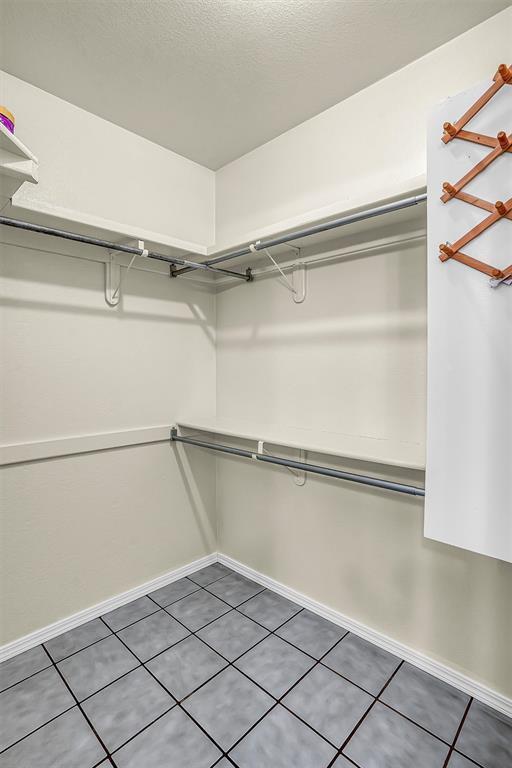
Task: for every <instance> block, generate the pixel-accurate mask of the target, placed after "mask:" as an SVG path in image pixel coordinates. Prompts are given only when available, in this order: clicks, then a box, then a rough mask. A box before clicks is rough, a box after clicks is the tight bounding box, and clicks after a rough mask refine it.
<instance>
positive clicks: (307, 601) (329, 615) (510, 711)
mask: <svg viewBox="0 0 512 768" xmlns="http://www.w3.org/2000/svg"><path fill="white" fill-rule="evenodd" d="M217 559H218V561H219V563H223V564H224V565H226V566H228V568H232V569H233V570H234V571H238V573H241V574H242V575H243V576H247V578H249V579H252V580H253V581H256V582H258V584H263V586H265V587H268V589H272V590H273V591H274V592H277V593H278V594H280V595H282V596H283V597H287V598H288V599H289V600H293V602H295V603H298V604H299V605H302V606H303V608H307V609H308V610H310V611H312V612H313V613H316V614H318V615H319V616H322V617H323V618H324V619H328V620H329V621H332V622H333V623H334V624H338V625H339V626H342V627H345V629H348V630H349V631H350V632H353V633H354V634H355V635H359V637H362V638H364V639H365V640H368V641H369V642H371V643H374V645H377V646H378V647H379V648H383V649H384V650H385V651H389V652H390V653H394V654H395V655H396V656H399V657H400V658H401V659H405V661H408V662H410V663H411V664H414V665H415V666H416V667H419V668H420V669H422V670H423V671H424V672H428V673H429V674H431V675H434V677H438V678H439V679H440V680H444V682H445V683H449V685H453V686H454V688H458V689H459V690H460V691H463V692H464V693H467V694H469V695H470V696H473V697H474V698H475V699H478V700H479V701H481V702H483V703H484V704H488V705H489V706H490V707H492V708H493V709H496V710H498V711H499V712H503V713H504V714H505V715H508V717H512V699H509V698H508V697H507V696H504V695H503V694H502V693H498V692H497V691H494V690H493V689H492V688H489V687H488V686H486V685H483V684H482V683H479V682H478V681H476V680H473V679H472V678H470V677H467V676H466V675H464V674H462V673H461V672H458V671H457V670H455V669H452V668H451V667H448V666H446V665H445V664H442V663H441V662H440V661H436V660H435V659H431V658H429V657H428V656H426V655H425V654H423V653H420V652H419V651H415V650H414V649H413V648H409V647H408V646H407V645H403V644H402V643H399V642H397V641H396V640H393V639H392V638H390V637H388V636H387V635H384V634H382V633H381V632H377V631H376V630H374V629H370V627H367V626H365V625H364V624H361V623H360V622H359V621H354V619H351V618H349V617H348V616H345V615H344V614H342V613H340V612H339V611H335V610H334V609H332V608H328V607H327V606H326V605H323V604H322V603H319V602H317V601H316V600H312V599H311V598H310V597H307V596H306V595H303V594H302V593H301V592H297V591H296V590H295V589H291V588H290V587H287V586H285V585H284V584H281V583H280V582H279V581H275V579H271V578H270V577H269V576H265V575H264V574H262V573H259V571H255V570H254V569H253V568H249V567H248V566H247V565H244V564H243V563H240V562H238V560H234V559H233V558H232V557H228V555H224V554H222V553H220V552H219V554H218V556H217Z"/></svg>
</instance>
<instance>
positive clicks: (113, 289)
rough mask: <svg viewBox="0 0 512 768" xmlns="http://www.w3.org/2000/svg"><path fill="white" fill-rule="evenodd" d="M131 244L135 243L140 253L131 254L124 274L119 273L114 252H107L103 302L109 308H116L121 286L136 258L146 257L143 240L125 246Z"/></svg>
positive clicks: (119, 268)
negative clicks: (104, 301)
mask: <svg viewBox="0 0 512 768" xmlns="http://www.w3.org/2000/svg"><path fill="white" fill-rule="evenodd" d="M132 243H136V247H137V248H138V249H139V250H140V251H142V253H140V254H138V253H134V254H133V256H132V258H131V260H130V263H129V264H128V266H127V267H126V272H125V273H124V274H123V273H122V271H121V269H122V267H121V265H120V264H119V261H118V256H117V252H116V251H109V259H108V261H106V262H105V300H106V302H107V304H108V305H109V306H110V307H117V305H118V304H119V300H120V298H121V286H122V285H123V281H124V280H125V278H126V276H127V274H128V272H129V271H130V269H131V268H132V266H133V263H134V261H135V259H136V258H137V256H147V253H148V252H147V250H146V248H145V245H144V240H130V241H129V243H127V244H129V245H132Z"/></svg>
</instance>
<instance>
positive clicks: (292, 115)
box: [0, 0, 509, 169]
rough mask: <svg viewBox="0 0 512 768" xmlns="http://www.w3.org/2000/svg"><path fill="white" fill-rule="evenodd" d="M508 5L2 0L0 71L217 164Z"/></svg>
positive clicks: (388, 0) (385, 0)
mask: <svg viewBox="0 0 512 768" xmlns="http://www.w3.org/2000/svg"><path fill="white" fill-rule="evenodd" d="M508 5H509V0H58V1H56V0H0V36H1V37H0V53H1V59H0V66H1V67H2V69H5V70H7V71H8V72H10V73H11V74H13V75H15V76H17V77H20V78H22V79H23V80H27V81H28V82H30V83H33V84H34V85H37V86H39V87H40V88H43V89H44V90H46V91H49V92H50V93H53V94H55V95H57V96H60V97H61V98H63V99H66V100H67V101H70V102H72V103H73V104H76V105H78V106H80V107H83V108H84V109H87V110H88V111H90V112H93V113H95V114H97V115H99V116H101V117H103V118H106V119H108V120H111V121H112V122H113V123H116V124H117V125H120V126H123V127H124V128H128V129H129V130H131V131H135V132H136V133H139V134H141V135H142V136H145V137H146V138H148V139H151V140H152V141H155V142H157V143H158V144H161V145H163V146H165V147H168V148H169V149H172V150H174V151H175V152H178V153H179V154H181V155H184V156H185V157H189V158H191V159H193V160H196V161H197V162H199V163H202V164H203V165H206V166H208V167H210V168H215V169H216V168H219V167H220V166H222V165H224V164H225V163H228V162H230V161H231V160H234V159H235V158H237V157H239V156H240V155H243V154H245V153H246V152H248V151H249V150H251V149H253V148H254V147H257V146H259V145H260V144H263V143H264V142H266V141H268V140H269V139H272V138H274V137H275V136H278V135H279V134H280V133H283V132H284V131H286V130H288V129H289V128H291V127H293V126H295V125H298V124H299V123H301V122H303V121H304V120H306V119H307V118H309V117H312V116H313V115H315V114H317V113H318V112H321V111H322V110H324V109H326V108H327V107H330V106H332V105H333V104H336V103H337V102H338V101H341V100H342V99H345V98H347V96H350V95H351V94H353V93H355V92H356V91H358V90H360V89H361V88H364V87H365V86H367V85H370V84H371V83H373V82H375V81H376V80H379V79H381V78H382V77H384V76H385V75H387V74H389V73H391V72H393V71H395V70H397V69H399V68H400V67H402V66H404V65H405V64H407V63H409V62H410V61H413V60H414V59H416V58H418V57H419V56H422V55H423V54H425V53H427V52H428V51H430V50H432V49H433V48H436V47H437V46H439V45H441V44H442V43H444V42H446V41H447V40H450V39H451V38H453V37H455V36H457V35H459V34H461V33H462V32H464V31H465V30H467V29H469V28H470V27H472V26H475V25H476V24H478V23H479V22H481V21H483V20H484V19H486V18H488V17H489V16H492V15H493V14H494V13H497V12H498V11H500V10H501V9H503V8H505V7H507V6H508ZM461 66H463V62H461ZM419 87H421V86H419Z"/></svg>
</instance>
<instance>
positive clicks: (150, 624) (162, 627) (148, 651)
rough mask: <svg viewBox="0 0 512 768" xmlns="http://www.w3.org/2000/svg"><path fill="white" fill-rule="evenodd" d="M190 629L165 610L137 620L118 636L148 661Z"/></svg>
mask: <svg viewBox="0 0 512 768" xmlns="http://www.w3.org/2000/svg"><path fill="white" fill-rule="evenodd" d="M189 634H190V633H189V631H188V629H185V627H183V626H182V625H181V624H178V622H177V621H176V619H173V618H172V616H169V614H168V613H166V612H165V611H158V613H153V614H152V615H151V616H147V618H145V619H142V620H141V621H137V622H136V623H135V624H132V625H131V626H130V627H126V629H122V630H121V631H120V632H119V633H118V637H119V638H120V639H121V640H122V641H123V643H126V645H127V646H128V648H129V649H130V650H131V651H133V653H134V654H135V655H136V656H137V658H139V659H140V660H141V661H147V660H148V659H150V658H151V657H152V656H156V655H157V653H161V651H165V649H166V648H169V647H170V646H171V645H175V643H178V642H179V641H180V640H183V638H185V637H187V635H189Z"/></svg>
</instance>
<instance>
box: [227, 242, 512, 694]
mask: <svg viewBox="0 0 512 768" xmlns="http://www.w3.org/2000/svg"><path fill="white" fill-rule="evenodd" d="M425 271H426V254H425V244H424V243H421V244H415V245H413V246H404V245H402V246H394V247H391V249H385V250H383V251H382V252H379V251H378V250H377V251H375V252H373V253H372V255H370V254H367V255H366V256H364V257H362V258H358V259H354V258H347V259H345V260H342V261H340V262H338V263H336V264H324V265H322V266H318V267H316V268H309V269H308V277H307V297H306V300H305V302H304V304H299V305H296V304H294V303H293V301H292V300H291V298H290V296H289V295H288V293H287V291H286V289H285V288H283V286H282V285H281V284H280V282H279V280H278V279H276V277H275V275H274V276H273V278H272V279H267V280H261V281H259V282H256V283H255V284H254V286H253V287H252V289H251V290H250V291H239V290H229V291H225V292H223V293H222V294H220V295H219V297H218V304H217V334H218V337H217V343H218V348H217V391H218V400H217V402H218V405H217V411H218V416H221V417H222V416H224V417H232V418H244V417H245V418H250V419H251V420H253V421H262V422H265V421H267V422H268V421H270V422H272V423H275V422H277V423H281V424H287V425H290V426H302V427H304V426H306V427H311V428H320V429H330V430H339V431H340V432H347V431H348V432H354V433H355V434H371V435H372V436H374V437H377V438H380V439H382V440H383V441H385V440H386V438H391V437H393V438H404V439H407V438H408V439H412V438H414V439H416V440H420V441H424V425H425V374H426V370H425V368H426V313H425V307H426V275H425ZM308 459H309V460H310V461H312V462H313V463H314V462H315V461H316V462H317V463H332V462H331V460H330V458H329V457H326V456H323V457H322V456H308ZM335 465H336V466H348V468H349V469H351V470H353V471H356V472H363V473H364V472H367V473H369V474H374V473H378V472H382V473H383V475H384V476H386V477H389V478H391V479H397V480H404V481H405V482H409V483H414V484H419V485H421V484H423V482H424V477H423V476H422V475H423V473H422V472H417V471H412V470H407V471H406V470H401V471H399V470H393V471H392V470H388V471H386V469H385V468H382V467H377V466H371V465H365V464H364V462H363V463H356V462H352V463H350V464H345V465H343V464H342V463H341V462H340V463H337V464H335ZM217 506H218V515H219V550H220V551H221V552H224V553H225V554H227V555H230V556H231V557H234V558H235V559H237V560H239V561H241V562H242V563H245V564H247V565H249V566H251V567H252V568H255V569H256V570H258V571H260V572H262V573H264V574H266V575H269V576H271V577H272V578H275V579H277V580H278V581H280V582H282V583H284V584H286V585H288V586H290V587H292V588H294V589H297V590H299V591H301V592H303V593H304V594H306V595H308V596H309V597H311V598H314V599H316V600H318V601H320V602H322V603H324V604H326V605H328V606H330V607H332V608H334V609H336V610H338V611H340V612H342V613H344V614H346V615H347V616H349V617H351V618H352V619H355V620H357V621H360V622H362V623H363V624H366V625H368V626H369V627H371V628H373V629H375V630H377V631H380V632H383V633H385V634H386V635H388V636H390V637H392V638H393V639H395V640H397V641H398V642H401V643H404V644H406V645H408V646H410V647H412V648H414V649H416V650H418V651H420V652H423V653H425V654H427V655H429V656H431V657H433V658H435V659H438V660H440V661H442V662H443V663H445V664H447V665H449V666H451V667H454V668H456V669H458V670H460V671H461V672H463V673H465V674H467V675H468V676H469V677H472V678H474V679H477V680H480V681H482V682H483V683H485V684H487V685H489V686H490V687H491V688H494V689H496V690H498V691H501V692H503V693H505V694H508V695H510V694H511V693H512V668H511V664H510V661H511V659H510V648H511V647H512V614H511V602H510V595H511V593H512V567H511V566H510V565H508V564H505V563H503V562H500V561H497V560H493V559H490V558H485V557H481V556H478V555H474V554H471V553H469V552H465V551H464V550H461V549H457V548H455V547H450V546H445V545H442V544H438V543H435V542H432V541H429V540H428V539H425V538H424V537H423V503H422V501H421V500H419V499H413V498H410V497H407V496H400V495H398V494H394V493H390V492H386V491H379V490H371V489H368V488H364V487H357V486H353V485H350V484H345V483H343V482H341V481H336V480H329V479H326V478H318V477H317V478H315V477H314V476H312V475H310V476H308V478H307V480H306V484H305V485H304V487H297V486H296V485H295V484H294V483H293V479H292V478H291V477H290V475H289V473H288V472H287V471H286V470H285V469H280V468H275V467H274V468H273V467H271V466H269V465H265V466H260V465H258V464H257V462H245V461H244V460H242V459H240V460H238V459H235V458H232V457H229V458H228V457H222V458H219V459H218V461H217Z"/></svg>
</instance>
